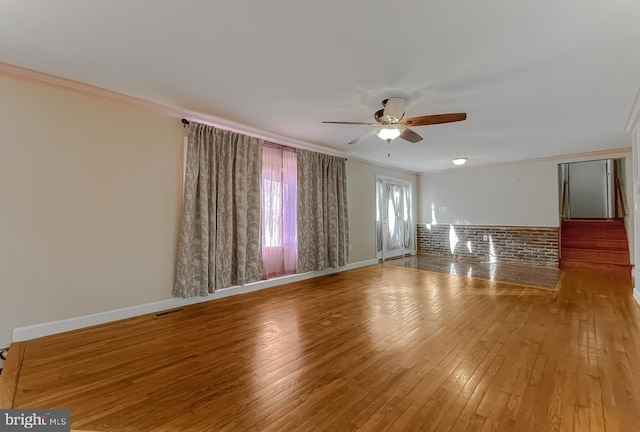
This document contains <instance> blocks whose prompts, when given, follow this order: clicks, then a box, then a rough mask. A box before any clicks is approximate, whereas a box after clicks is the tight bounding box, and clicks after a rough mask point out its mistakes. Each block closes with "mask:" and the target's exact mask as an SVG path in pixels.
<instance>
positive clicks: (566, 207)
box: [560, 180, 571, 219]
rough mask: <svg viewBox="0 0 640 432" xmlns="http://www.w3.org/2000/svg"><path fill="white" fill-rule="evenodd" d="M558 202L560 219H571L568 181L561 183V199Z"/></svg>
mask: <svg viewBox="0 0 640 432" xmlns="http://www.w3.org/2000/svg"><path fill="white" fill-rule="evenodd" d="M560 202H561V203H562V204H561V208H560V217H561V218H562V219H571V198H570V196H569V181H568V180H565V181H564V182H563V183H562V197H561V200H560Z"/></svg>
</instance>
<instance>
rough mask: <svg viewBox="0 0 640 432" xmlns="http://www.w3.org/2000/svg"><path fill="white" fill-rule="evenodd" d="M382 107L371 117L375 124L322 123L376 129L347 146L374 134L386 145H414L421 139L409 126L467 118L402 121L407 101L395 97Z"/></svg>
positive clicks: (446, 116) (438, 116)
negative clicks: (397, 142) (399, 141)
mask: <svg viewBox="0 0 640 432" xmlns="http://www.w3.org/2000/svg"><path fill="white" fill-rule="evenodd" d="M382 106H383V107H384V108H383V109H381V110H378V111H376V112H375V114H374V115H373V117H374V118H375V120H376V123H369V122H339V121H323V122H322V123H330V124H348V125H371V126H376V128H375V129H374V130H372V131H371V132H368V133H366V134H364V135H361V136H359V137H358V138H356V139H354V140H352V141H351V142H349V143H347V144H355V143H357V142H359V141H362V140H365V139H367V138H370V137H372V136H373V135H374V134H375V135H377V136H378V137H380V138H381V139H383V140H385V141H387V143H389V142H391V140H394V139H396V138H401V139H403V140H405V141H409V142H412V143H416V142H418V141H422V137H421V136H420V135H418V134H417V133H416V132H414V131H412V130H411V129H409V126H427V125H434V124H440V123H451V122H458V121H463V120H466V118H467V113H452V114H434V115H427V116H420V117H411V118H407V119H403V117H404V109H405V108H406V106H407V100H406V99H402V98H395V97H391V98H389V99H385V100H383V101H382Z"/></svg>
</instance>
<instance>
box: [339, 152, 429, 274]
mask: <svg viewBox="0 0 640 432" xmlns="http://www.w3.org/2000/svg"><path fill="white" fill-rule="evenodd" d="M378 175H380V176H385V177H390V178H394V179H398V180H405V181H409V182H410V183H411V190H412V195H413V200H414V215H413V220H414V221H415V220H416V210H417V209H416V207H417V205H416V199H417V198H416V197H417V191H416V184H417V180H418V179H417V176H416V175H414V174H410V173H407V172H404V171H398V170H394V169H389V168H383V167H379V166H376V165H371V164H368V163H366V162H360V161H356V160H351V159H348V160H347V197H348V200H349V237H350V239H351V245H352V251H351V254H350V259H349V261H350V262H359V261H366V260H370V259H375V258H376V243H375V240H376V239H375V227H376V176H378Z"/></svg>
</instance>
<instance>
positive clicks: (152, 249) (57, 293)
mask: <svg viewBox="0 0 640 432" xmlns="http://www.w3.org/2000/svg"><path fill="white" fill-rule="evenodd" d="M181 161H182V127H181V125H180V122H179V121H178V120H177V119H175V118H169V117H166V116H162V115H158V114H154V113H152V112H148V111H143V110H141V109H138V108H135V107H130V106H128V105H125V104H123V103H119V102H112V101H109V100H107V99H102V98H99V97H95V96H89V95H83V94H79V93H74V92H70V91H65V90H59V89H55V88H52V87H46V86H43V85H39V84H35V83H28V82H24V81H18V80H13V79H8V78H2V77H0V289H1V290H2V293H1V295H2V299H1V300H0V346H6V345H8V343H9V341H10V338H11V331H12V329H13V328H15V327H22V326H26V325H32V324H36V323H43V322H48V321H52V320H59V319H65V318H72V317H77V316H82V315H86V314H92V313H96V312H101V311H108V310H113V309H118V308H122V307H126V306H132V305H138V304H141V303H147V302H153V301H157V300H162V299H167V298H170V297H171V286H172V283H173V273H174V260H175V249H176V238H177V227H178V223H179V205H180V204H179V203H180V201H179V200H180V194H181V189H180V188H181V181H182V180H181V176H182V165H181V163H182V162H181Z"/></svg>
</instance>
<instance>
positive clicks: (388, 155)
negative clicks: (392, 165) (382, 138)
mask: <svg viewBox="0 0 640 432" xmlns="http://www.w3.org/2000/svg"><path fill="white" fill-rule="evenodd" d="M390 144H391V140H390V139H388V140H387V157H388V158H390V157H391V149H390Z"/></svg>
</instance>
